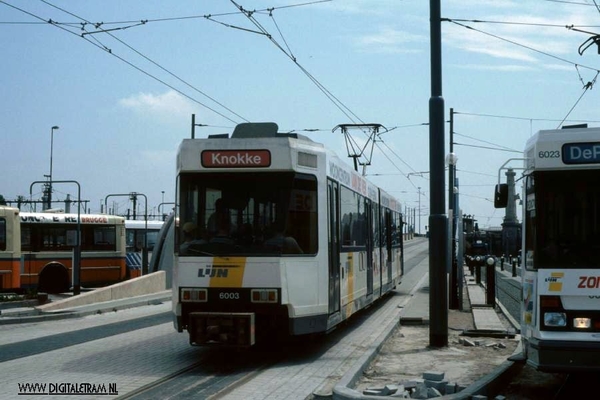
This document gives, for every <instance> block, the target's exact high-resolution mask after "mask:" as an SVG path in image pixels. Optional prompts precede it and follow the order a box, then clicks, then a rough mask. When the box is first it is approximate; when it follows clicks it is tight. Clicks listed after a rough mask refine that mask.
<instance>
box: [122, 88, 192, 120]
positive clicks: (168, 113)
mask: <svg viewBox="0 0 600 400" xmlns="http://www.w3.org/2000/svg"><path fill="white" fill-rule="evenodd" d="M119 105H120V106H121V107H124V108H127V109H130V110H133V111H135V112H138V113H141V114H150V115H155V116H157V117H159V118H160V119H165V118H169V119H170V118H181V117H182V116H183V117H189V115H190V114H192V113H193V112H194V107H193V105H192V103H191V102H190V101H189V100H187V99H186V98H185V97H183V96H182V95H180V94H179V93H177V92H175V91H174V90H169V91H167V92H165V93H163V94H158V95H156V94H151V93H139V94H136V95H133V96H130V97H127V98H124V99H121V100H119Z"/></svg>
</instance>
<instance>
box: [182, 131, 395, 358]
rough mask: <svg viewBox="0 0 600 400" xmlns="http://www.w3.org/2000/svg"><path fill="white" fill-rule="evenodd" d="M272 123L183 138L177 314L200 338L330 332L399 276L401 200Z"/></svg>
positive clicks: (250, 339) (230, 342)
mask: <svg viewBox="0 0 600 400" xmlns="http://www.w3.org/2000/svg"><path fill="white" fill-rule="evenodd" d="M277 130H278V127H277V125H276V124H274V123H246V124H240V125H238V126H237V127H236V128H235V130H234V132H233V133H232V134H231V137H229V135H228V134H224V135H211V136H209V137H208V138H207V139H185V140H183V142H182V143H181V145H180V147H179V152H178V156H177V199H176V216H175V221H176V228H175V257H174V265H173V313H174V325H175V328H176V329H177V330H178V331H179V332H182V331H183V330H184V329H185V330H187V331H188V333H189V339H190V343H191V344H192V345H212V344H215V345H226V346H240V347H245V346H251V345H253V344H254V343H255V341H256V339H257V338H261V337H266V338H270V337H274V336H275V335H279V334H283V335H304V334H313V333H325V332H328V331H329V330H331V329H332V328H334V327H335V326H336V325H337V324H339V323H340V322H342V321H344V320H346V319H348V318H349V317H350V316H351V315H352V314H354V313H355V312H357V311H358V310H360V309H363V308H365V307H366V306H367V305H369V304H371V303H373V302H374V301H376V300H377V299H379V298H381V297H382V296H384V295H385V294H386V293H388V292H390V291H391V290H393V288H395V287H396V285H398V284H399V283H400V279H401V277H402V272H403V237H402V223H403V222H402V214H401V206H400V203H399V202H398V201H397V200H395V199H393V198H392V197H391V196H389V195H388V194H386V193H385V192H384V191H383V190H381V189H380V188H378V187H376V186H374V185H372V184H371V183H369V182H368V181H367V180H366V179H365V178H364V177H362V176H361V175H360V174H358V173H357V172H355V171H354V170H352V169H351V168H350V167H348V166H347V165H346V164H344V163H342V162H341V160H340V159H339V158H338V157H336V156H335V155H334V154H333V153H331V152H329V151H327V150H326V149H325V148H324V147H323V145H321V144H318V143H315V142H313V141H312V140H310V139H308V138H306V137H303V136H302V135H297V134H281V133H278V132H277Z"/></svg>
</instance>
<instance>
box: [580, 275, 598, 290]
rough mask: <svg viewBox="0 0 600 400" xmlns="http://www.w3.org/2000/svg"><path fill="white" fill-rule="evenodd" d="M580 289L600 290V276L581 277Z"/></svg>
mask: <svg viewBox="0 0 600 400" xmlns="http://www.w3.org/2000/svg"><path fill="white" fill-rule="evenodd" d="M577 287H578V288H579V289H598V288H600V276H580V277H579V285H577Z"/></svg>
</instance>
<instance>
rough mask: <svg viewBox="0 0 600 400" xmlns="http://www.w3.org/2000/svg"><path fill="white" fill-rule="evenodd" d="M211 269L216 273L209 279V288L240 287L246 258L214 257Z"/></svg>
mask: <svg viewBox="0 0 600 400" xmlns="http://www.w3.org/2000/svg"><path fill="white" fill-rule="evenodd" d="M213 269H215V270H216V271H215V272H214V274H212V277H211V278H210V287H229V288H239V287H242V283H243V282H244V270H245V269H246V257H215V258H214V259H213Z"/></svg>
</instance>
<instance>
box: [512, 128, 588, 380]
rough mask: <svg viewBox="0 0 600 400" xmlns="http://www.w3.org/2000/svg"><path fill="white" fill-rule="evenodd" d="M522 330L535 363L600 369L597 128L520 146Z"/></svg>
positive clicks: (550, 134)
mask: <svg viewBox="0 0 600 400" xmlns="http://www.w3.org/2000/svg"><path fill="white" fill-rule="evenodd" d="M525 157H526V162H525V174H524V175H525V176H524V178H525V185H524V198H525V200H526V206H525V207H523V213H524V218H523V246H522V248H523V255H524V257H522V290H523V297H522V300H523V301H522V318H521V335H522V340H523V351H524V354H525V356H526V358H527V362H528V363H529V364H530V365H532V366H533V367H535V368H536V369H538V370H541V371H559V372H576V371H594V370H595V371H600V128H576V129H562V130H545V131H540V132H538V133H537V134H535V135H534V136H532V137H531V138H530V139H529V141H528V142H527V144H526V148H525Z"/></svg>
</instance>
